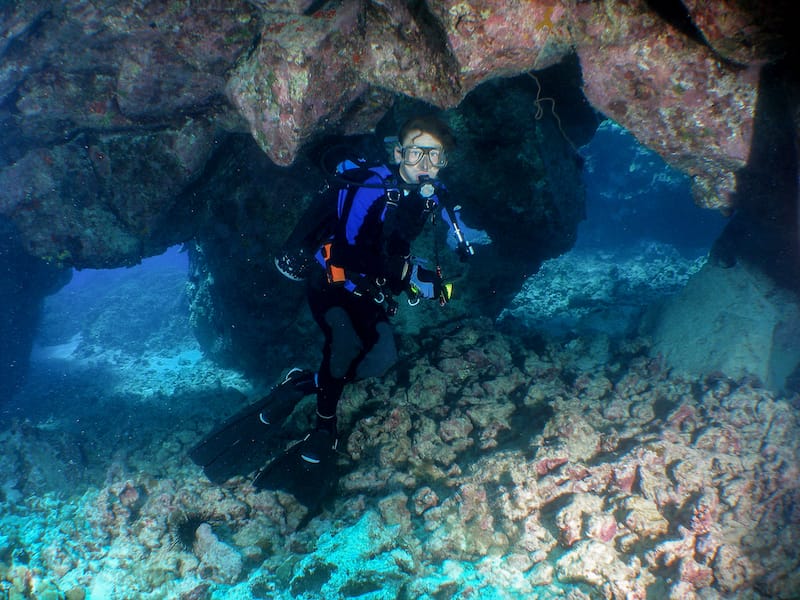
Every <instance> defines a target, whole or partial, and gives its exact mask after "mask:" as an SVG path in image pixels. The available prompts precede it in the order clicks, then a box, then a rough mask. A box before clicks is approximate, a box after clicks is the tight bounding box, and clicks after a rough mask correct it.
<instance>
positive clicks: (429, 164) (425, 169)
mask: <svg viewBox="0 0 800 600" xmlns="http://www.w3.org/2000/svg"><path fill="white" fill-rule="evenodd" d="M401 143H402V146H397V147H395V149H394V158H395V160H396V161H397V163H398V164H399V165H400V177H402V178H403V181H405V182H406V183H419V179H420V177H427V178H429V179H436V177H438V175H439V170H440V169H441V168H442V167H443V166H444V165H445V164H446V157H445V151H444V146H443V145H442V142H441V140H439V139H438V138H436V137H434V136H432V135H431V134H430V133H425V132H424V131H411V132H409V133H408V135H407V136H406V138H405V139H404V140H401ZM420 155H421V158H418V157H419V156H420ZM417 160H418V162H416V164H411V163H414V162H415V161H417Z"/></svg>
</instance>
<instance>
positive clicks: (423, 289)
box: [408, 264, 442, 298]
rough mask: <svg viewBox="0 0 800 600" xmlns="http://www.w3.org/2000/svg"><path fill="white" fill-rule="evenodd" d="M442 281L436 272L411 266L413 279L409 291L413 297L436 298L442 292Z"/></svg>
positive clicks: (410, 279) (410, 280)
mask: <svg viewBox="0 0 800 600" xmlns="http://www.w3.org/2000/svg"><path fill="white" fill-rule="evenodd" d="M441 283H442V282H441V280H440V278H439V276H438V275H437V274H436V272H435V271H431V270H430V269H425V268H423V267H421V266H419V265H418V264H414V265H412V266H411V277H409V280H408V289H409V292H411V295H412V296H415V297H422V298H436V297H438V296H439V294H440V292H441Z"/></svg>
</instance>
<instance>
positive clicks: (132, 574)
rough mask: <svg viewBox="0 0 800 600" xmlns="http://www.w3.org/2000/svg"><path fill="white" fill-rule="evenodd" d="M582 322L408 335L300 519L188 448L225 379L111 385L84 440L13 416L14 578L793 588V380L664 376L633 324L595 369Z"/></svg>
mask: <svg viewBox="0 0 800 600" xmlns="http://www.w3.org/2000/svg"><path fill="white" fill-rule="evenodd" d="M590 339H591V338H588V337H587V338H582V341H583V342H584V343H579V342H576V343H572V344H564V343H561V342H554V341H547V340H543V339H541V338H537V337H535V336H533V337H528V336H520V335H514V334H504V333H500V332H498V330H497V328H495V327H494V326H493V325H492V323H491V322H489V321H486V320H480V319H479V320H462V321H458V322H454V323H451V324H450V326H449V327H447V328H442V327H439V328H437V329H435V330H430V331H426V332H423V333H422V334H421V335H419V336H416V337H413V338H412V337H407V338H406V337H404V338H403V340H402V343H403V346H404V348H403V350H404V354H405V355H406V356H408V357H409V360H408V361H406V362H404V363H403V365H401V367H400V368H399V369H398V370H397V371H395V372H393V373H392V375H391V376H390V377H388V378H387V379H385V380H383V381H381V382H374V381H373V382H364V383H362V384H359V385H357V386H355V387H354V388H353V389H352V393H349V394H348V396H347V399H346V402H345V404H344V405H343V407H342V408H343V410H342V430H343V431H345V432H346V435H345V437H344V438H343V445H342V449H343V451H342V456H341V459H340V461H341V466H342V468H343V469H344V470H345V475H344V477H343V478H342V480H341V482H340V486H339V492H338V495H337V497H336V498H335V499H334V500H332V501H331V502H330V503H329V504H328V505H327V506H326V508H325V510H324V512H323V513H322V514H321V515H319V516H317V517H316V518H314V519H313V520H311V521H310V523H308V525H307V526H305V527H304V528H299V525H300V524H301V523H304V522H305V518H304V517H305V509H304V508H303V507H302V506H301V505H298V504H297V503H296V502H295V500H294V499H293V498H292V497H291V496H288V495H286V494H284V493H282V492H257V491H256V490H255V489H253V487H252V485H251V484H250V482H249V480H246V479H242V478H238V479H234V480H232V481H230V482H229V483H228V484H227V485H225V486H222V487H219V486H215V485H212V484H211V483H210V482H208V480H206V479H205V477H204V476H203V475H202V474H201V472H200V471H199V469H198V468H197V467H195V466H194V465H191V464H190V463H189V462H188V460H187V458H186V452H187V450H188V448H189V447H191V445H192V444H193V443H194V442H195V441H196V440H197V439H198V437H199V436H200V435H202V434H203V433H204V432H205V431H206V430H207V428H208V427H209V425H210V422H211V419H210V418H209V415H211V414H214V413H215V412H216V413H217V418H219V414H224V413H225V411H227V412H230V411H231V410H234V408H233V407H232V406H231V405H232V404H233V405H235V403H236V402H237V399H236V396H235V394H232V388H228V391H227V392H224V393H223V390H222V389H219V390H218V391H217V392H215V393H211V394H207V395H206V396H205V400H204V401H203V402H197V398H198V396H197V392H198V391H199V390H196V391H195V394H194V395H192V396H191V397H189V396H184V395H181V394H180V393H173V394H172V396H171V399H170V406H171V409H172V410H175V411H176V412H177V413H179V414H180V418H179V419H175V415H174V413H173V416H172V417H170V416H169V412H164V408H165V405H164V404H163V402H162V401H159V400H158V397H151V398H150V399H147V398H145V397H144V396H139V397H136V396H128V397H127V400H126V399H124V398H123V397H120V396H114V395H113V394H108V393H107V394H106V396H107V397H106V399H105V402H114V403H116V406H117V407H118V408H117V414H118V415H119V418H118V419H117V424H111V425H110V426H107V427H105V428H104V429H103V430H99V431H98V435H99V438H98V439H97V440H94V441H93V440H92V439H91V438H88V439H87V438H86V437H85V434H84V435H83V437H84V441H83V444H84V445H85V444H92V445H93V447H94V448H96V450H97V452H96V454H94V455H93V456H92V458H91V459H88V460H87V458H83V459H81V458H80V457H75V456H70V455H69V454H68V453H66V449H67V448H69V447H75V444H72V445H67V444H64V443H63V442H64V441H66V439H68V438H69V436H70V435H75V436H81V434H80V433H78V431H77V430H75V428H70V427H66V428H65V427H64V426H63V425H62V426H59V427H54V426H52V423H51V426H48V423H47V422H39V423H37V422H36V421H33V422H28V423H27V424H26V423H25V422H22V421H20V423H19V424H18V425H17V426H16V427H14V428H12V429H11V430H10V431H4V432H3V433H2V434H0V435H2V441H3V444H4V447H6V448H7V449H8V450H9V451H8V452H4V454H3V458H2V461H3V471H2V472H3V473H4V474H5V481H4V483H3V488H2V489H3V492H2V495H0V505H2V508H3V511H2V512H3V530H2V535H0V581H2V582H3V584H2V585H4V586H5V588H4V589H10V590H16V592H17V593H28V594H29V595H30V594H34V595H35V594H44V593H45V592H46V591H47V590H52V592H51V593H53V594H57V593H58V592H59V590H60V592H61V593H64V592H68V593H70V594H73V595H72V596H70V597H75V598H78V597H83V594H88V596H89V597H92V598H94V597H133V596H137V595H143V594H151V595H153V594H154V595H155V596H158V597H175V598H206V597H214V598H238V597H273V598H287V599H288V598H315V597H323V596H324V597H352V596H354V595H359V596H362V597H369V598H436V597H443V596H447V597H454V598H462V597H464V598H466V597H476V596H478V597H498V598H527V597H531V596H536V597H541V598H550V597H553V598H556V597H565V596H567V597H575V598H607V599H619V600H622V599H630V598H641V599H644V598H650V597H659V598H675V599H679V598H680V599H691V598H698V599H699V598H709V597H713V598H718V597H731V596H738V597H743V596H746V597H750V598H785V599H789V598H792V597H794V595H795V593H796V589H797V586H798V585H800V579H799V578H800V565H799V564H798V562H797V555H796V552H795V549H796V548H795V540H796V539H797V536H798V534H800V532H798V527H800V518H799V517H798V514H797V506H798V505H799V502H800V484H799V482H800V474H799V473H798V467H797V465H798V464H799V463H798V459H800V445H799V444H798V440H799V439H800V436H798V430H800V423H798V421H797V417H796V409H797V403H798V398H797V396H796V395H794V396H775V395H773V394H772V393H770V392H768V391H766V390H764V389H762V388H760V387H759V386H758V385H757V384H756V383H754V381H753V380H748V379H738V380H733V379H729V378H726V377H723V376H719V377H715V376H709V377H703V378H686V377H683V376H680V375H678V374H676V373H671V372H670V371H668V370H666V369H665V368H664V366H663V364H662V363H660V362H659V361H657V360H653V359H650V358H648V357H647V355H646V351H647V342H646V340H644V339H640V338H635V337H634V338H624V339H623V338H617V339H616V341H614V342H613V343H612V344H611V346H606V347H605V348H604V349H603V351H602V356H600V355H598V356H595V359H596V360H595V361H594V365H593V366H591V368H588V369H587V368H586V367H585V365H586V362H585V361H586V358H587V356H592V355H593V353H595V352H596V351H595V350H593V349H592V348H593V347H597V348H599V347H600V346H594V345H593V344H591V343H590ZM582 365H584V366H582ZM597 365H600V366H597ZM192 372H193V373H192V375H191V376H193V377H195V376H196V373H197V366H195V367H193V368H192ZM131 373H133V371H131ZM186 373H187V375H189V371H187V372H186ZM90 381H96V378H92V379H87V382H90ZM234 383H235V382H234V380H230V379H228V380H227V384H228V385H230V384H234ZM88 385H91V383H88ZM64 398H65V400H64V401H66V396H65V397H64ZM238 401H241V400H238ZM226 406H227V408H225V407H226ZM102 410H105V409H102V407H100V408H98V409H97V414H98V415H100V414H101V413H102ZM73 412H76V409H75V408H72V409H69V410H68V411H67V412H66V413H62V415H60V416H63V417H65V418H66V419H68V420H69V419H70V418H71V415H72V413H73ZM77 412H79V413H80V414H81V419H82V421H83V424H82V428H83V429H84V430H85V429H86V428H87V427H89V428H91V427H92V422H93V420H94V419H93V417H92V414H93V413H92V409H91V408H90V407H88V406H84V407H83V408H81V409H80V410H79V411H77ZM29 416H32V415H29ZM34 418H35V417H34ZM59 420H60V417H59ZM98 425H99V423H98ZM70 429H72V430H73V431H74V433H72V434H70V433H69V430H70ZM123 431H124V436H125V442H124V444H121V445H120V444H116V445H114V446H112V445H109V446H106V445H105V444H104V442H103V440H111V439H114V437H115V436H117V435H119V434H120V433H122V432H123ZM58 440H62V442H61V443H59V441H58ZM70 462H71V464H73V465H74V466H73V467H72V468H73V470H76V474H75V475H76V476H81V477H83V478H84V481H85V483H84V484H82V485H81V486H79V487H78V488H73V491H72V492H71V493H63V492H62V493H59V492H56V491H55V490H54V491H48V490H47V487H48V486H49V485H53V483H52V482H55V481H56V479H53V480H52V481H50V480H48V478H47V473H46V472H44V471H39V478H38V481H39V484H37V485H39V491H38V493H36V494H24V495H23V494H22V493H20V491H21V490H25V489H31V488H30V486H31V485H34V482H33V480H32V476H33V475H34V474H35V473H36V472H37V471H32V470H31V469H32V467H34V466H35V467H36V468H38V469H46V468H50V469H53V470H54V471H58V469H59V465H62V464H69V463H70ZM47 465H50V467H47ZM73 480H77V479H76V477H73ZM73 485H74V484H73ZM26 590H27V591H26ZM36 597H44V596H43V595H39V596H36Z"/></svg>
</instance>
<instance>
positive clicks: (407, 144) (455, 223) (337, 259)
mask: <svg viewBox="0 0 800 600" xmlns="http://www.w3.org/2000/svg"><path fill="white" fill-rule="evenodd" d="M389 139H390V140H392V142H391V148H390V151H391V156H392V159H393V163H394V164H392V165H390V166H386V165H378V166H371V167H367V166H364V165H359V164H357V163H355V162H352V161H345V162H344V163H342V164H340V165H339V166H338V168H337V177H336V178H335V181H336V183H338V184H339V189H335V190H333V191H334V193H335V196H334V197H333V198H331V197H330V196H326V195H325V194H320V198H321V200H319V202H318V205H317V207H316V208H313V207H312V209H310V210H309V212H308V213H307V219H306V220H307V221H308V222H306V223H301V224H299V225H298V227H297V228H296V229H295V232H293V234H292V236H290V238H289V241H288V242H287V246H286V249H285V251H284V252H283V253H282V254H280V255H279V256H278V257H277V258H276V260H275V264H276V266H277V268H278V270H279V271H280V272H281V273H282V274H284V275H285V276H286V277H288V278H289V279H292V280H295V281H301V280H304V279H305V280H306V281H307V295H308V303H309V307H310V309H311V313H312V315H313V317H314V319H315V321H316V323H317V324H318V325H319V327H320V329H321V330H322V333H323V335H324V338H325V342H324V346H323V351H322V362H321V364H320V366H319V369H318V370H317V371H316V372H311V371H303V370H300V369H292V370H291V371H290V372H289V374H288V375H287V376H286V378H285V380H284V381H283V382H282V383H281V384H280V385H279V386H278V387H277V388H276V389H275V390H274V391H273V393H272V394H270V396H267V397H266V398H264V399H263V400H262V401H261V402H259V403H256V404H255V405H253V406H252V407H248V409H246V410H245V411H242V413H240V414H239V415H236V416H234V417H233V418H232V419H230V420H229V421H228V422H227V423H226V424H224V425H223V426H222V427H221V428H220V429H219V430H217V431H216V432H214V433H212V434H211V435H210V436H209V437H208V438H206V440H204V441H203V442H201V444H200V445H198V446H197V447H196V448H195V449H194V450H193V451H192V458H193V460H195V462H197V463H198V464H200V465H201V466H203V467H204V469H205V471H206V474H207V475H208V476H209V478H210V479H211V480H212V481H220V482H221V481H224V480H226V479H227V478H229V477H230V476H232V475H233V474H245V473H246V471H245V470H246V469H248V468H251V467H252V461H253V460H258V459H260V460H262V461H263V460H266V459H267V458H269V456H268V455H269V454H274V453H275V452H274V450H275V448H274V447H275V446H278V444H277V443H276V440H275V439H274V438H270V436H269V435H265V433H264V426H265V425H267V426H269V425H271V426H272V429H273V430H274V431H277V430H279V429H280V424H281V422H282V421H283V420H285V418H286V417H288V415H289V414H290V413H291V411H292V410H293V408H294V405H295V404H296V403H297V402H298V401H299V399H300V398H302V397H303V396H304V395H308V394H311V393H316V396H317V403H316V426H315V427H314V428H313V430H312V431H310V432H309V433H308V434H307V435H306V436H305V437H304V439H303V440H301V441H300V442H297V443H296V444H294V445H293V446H291V447H290V448H289V449H288V450H286V451H284V452H283V453H282V454H280V455H279V456H277V458H275V459H274V460H273V461H272V462H270V463H269V464H267V466H266V467H265V468H263V469H262V470H261V471H259V473H258V474H257V475H256V478H255V480H254V485H255V486H256V487H258V488H266V489H282V490H284V491H287V492H290V493H292V494H294V495H295V497H296V498H297V499H298V500H299V501H300V502H301V503H303V504H305V505H306V506H307V507H308V508H309V510H314V509H317V508H318V507H319V499H320V498H322V497H323V496H324V495H325V494H327V493H329V492H330V491H331V490H332V489H334V488H335V486H336V483H337V482H338V474H337V466H336V465H337V446H338V439H339V436H338V428H337V406H338V403H339V400H340V398H341V397H342V393H343V390H344V388H345V386H346V385H347V384H348V383H349V382H352V381H356V380H360V379H364V378H368V377H375V376H381V375H383V374H384V373H385V372H386V371H387V370H388V369H389V368H390V367H391V366H392V365H393V364H394V363H395V362H396V360H397V349H396V346H395V341H394V337H393V332H392V328H391V326H390V323H389V318H390V317H391V316H392V315H393V314H394V313H395V312H396V310H397V301H396V300H395V297H396V296H398V295H400V294H402V293H403V292H405V293H407V294H408V300H409V303H410V304H413V303H416V302H418V301H419V300H420V299H421V298H425V299H434V300H438V302H439V303H440V304H442V305H444V304H446V303H447V302H448V301H449V300H450V296H451V293H452V286H451V285H450V284H449V283H446V282H444V281H443V279H442V275H441V272H440V269H439V268H438V265H437V266H436V268H435V269H428V268H426V267H425V265H426V264H427V263H426V262H425V261H423V260H419V259H417V258H415V257H414V256H412V254H411V243H412V242H413V241H414V240H415V239H416V238H417V237H418V236H419V234H420V233H421V232H422V230H423V228H424V226H425V224H426V223H427V222H428V221H431V220H432V219H433V218H434V216H435V214H436V213H438V212H441V213H442V215H443V216H444V218H445V220H446V221H447V222H448V223H449V224H450V225H451V226H452V228H453V232H454V233H455V235H456V239H457V242H458V250H459V252H460V253H461V255H462V259H464V258H466V257H467V256H468V255H469V254H472V248H471V246H470V245H469V244H468V242H467V241H466V240H465V239H464V237H463V234H462V233H461V230H460V227H459V220H458V217H457V215H456V214H455V212H454V209H453V208H452V207H450V206H448V205H447V203H446V202H445V201H443V198H444V197H445V195H446V190H445V188H444V186H443V185H442V184H441V182H440V181H438V175H439V172H440V170H441V169H443V168H444V167H446V166H447V164H448V159H449V154H450V152H451V151H452V149H453V147H454V145H455V139H454V136H453V134H452V133H451V131H450V129H449V128H448V127H447V125H445V124H444V123H443V122H442V121H440V120H439V119H438V118H436V117H434V116H432V115H426V116H419V117H415V118H412V119H410V120H409V121H407V122H406V123H405V124H404V125H403V126H402V127H401V128H400V131H399V134H398V137H397V138H396V139H394V138H389ZM437 253H438V251H437ZM437 261H438V257H437ZM256 415H257V417H258V418H257V419H256ZM276 426H277V427H276ZM242 441H245V442H247V443H245V444H242V443H241V442H242ZM270 444H272V446H273V448H270ZM277 450H278V451H280V448H278V449H277ZM248 454H249V455H250V456H248ZM252 454H260V456H257V457H253V456H252ZM265 454H266V455H267V456H265ZM262 464H263V463H262ZM237 471H238V473H237Z"/></svg>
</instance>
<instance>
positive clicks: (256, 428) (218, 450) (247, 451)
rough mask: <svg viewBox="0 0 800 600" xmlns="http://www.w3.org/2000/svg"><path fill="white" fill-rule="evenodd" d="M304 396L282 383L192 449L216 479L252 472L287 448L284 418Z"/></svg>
mask: <svg viewBox="0 0 800 600" xmlns="http://www.w3.org/2000/svg"><path fill="white" fill-rule="evenodd" d="M302 397H303V394H302V392H300V391H298V390H297V389H296V388H294V387H293V386H291V385H279V386H277V387H276V388H275V389H274V390H272V392H271V393H270V394H269V395H268V396H265V397H264V398H262V399H261V400H259V401H258V402H255V403H253V404H251V405H250V406H248V407H246V408H244V409H242V410H241V411H239V412H238V413H236V414H235V415H233V416H232V417H230V418H229V419H228V420H227V421H225V422H224V423H223V424H222V425H220V426H219V427H217V428H216V429H215V430H214V431H212V432H211V433H210V434H208V435H207V436H206V437H205V438H204V439H203V440H202V441H201V442H200V443H199V444H197V445H196V446H195V447H194V448H192V450H191V451H190V452H189V457H190V458H191V459H192V461H194V462H195V463H196V464H197V465H199V466H201V467H203V471H205V474H206V477H208V478H209V479H210V480H211V481H212V482H214V483H217V484H220V483H224V482H225V481H227V480H228V479H230V478H231V477H235V476H236V475H248V474H250V473H252V472H253V471H255V470H256V469H257V468H259V467H260V466H261V465H263V464H264V463H265V462H266V461H267V460H269V459H270V458H271V457H272V456H274V455H275V454H276V453H278V452H280V450H281V449H282V448H283V446H284V444H285V442H286V439H285V434H284V433H283V431H282V427H281V426H282V424H283V422H284V421H285V420H286V419H287V418H288V417H289V415H290V414H291V413H292V411H293V410H294V407H295V405H296V404H297V403H298V402H299V401H300V399H301V398H302Z"/></svg>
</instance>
